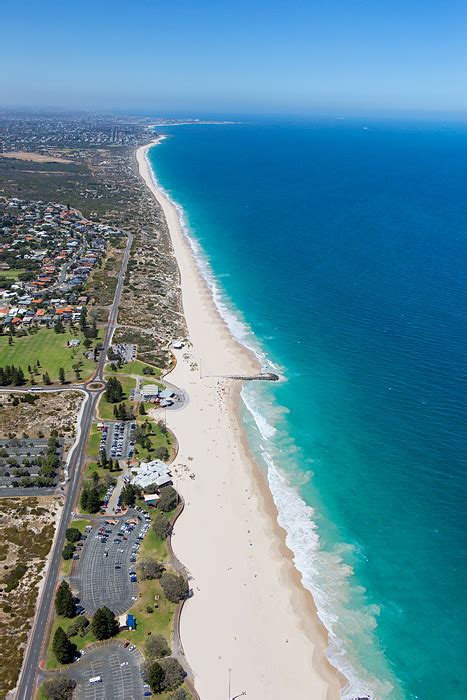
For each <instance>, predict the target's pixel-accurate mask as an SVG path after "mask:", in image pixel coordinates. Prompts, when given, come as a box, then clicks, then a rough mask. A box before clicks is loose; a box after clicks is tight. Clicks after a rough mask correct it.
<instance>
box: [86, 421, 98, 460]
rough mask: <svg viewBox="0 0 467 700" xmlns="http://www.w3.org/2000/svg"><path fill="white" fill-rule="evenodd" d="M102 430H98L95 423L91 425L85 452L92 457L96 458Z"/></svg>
mask: <svg viewBox="0 0 467 700" xmlns="http://www.w3.org/2000/svg"><path fill="white" fill-rule="evenodd" d="M101 435H102V431H101V430H98V428H97V425H96V423H93V424H92V426H91V432H90V433H89V437H88V444H87V448H86V454H87V456H88V457H91V458H92V459H97V458H98V457H99V445H100V443H101Z"/></svg>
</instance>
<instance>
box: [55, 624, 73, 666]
mask: <svg viewBox="0 0 467 700" xmlns="http://www.w3.org/2000/svg"><path fill="white" fill-rule="evenodd" d="M52 651H53V653H54V654H55V656H56V659H57V661H58V662H59V663H60V664H70V663H71V662H72V661H73V657H74V656H75V654H76V651H77V647H76V644H73V642H70V640H69V639H68V637H67V634H66V632H65V630H64V629H63V628H62V627H57V629H56V630H55V634H54V638H53V641H52Z"/></svg>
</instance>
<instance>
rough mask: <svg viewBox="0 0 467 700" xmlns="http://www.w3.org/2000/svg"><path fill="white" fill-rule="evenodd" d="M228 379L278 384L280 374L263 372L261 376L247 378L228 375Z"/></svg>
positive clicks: (252, 375)
mask: <svg viewBox="0 0 467 700" xmlns="http://www.w3.org/2000/svg"><path fill="white" fill-rule="evenodd" d="M226 379H240V380H241V381H244V382H254V381H260V382H278V381H279V379H280V377H279V375H278V374H274V372H261V373H260V374H250V375H245V376H244V375H241V374H228V375H227V376H226Z"/></svg>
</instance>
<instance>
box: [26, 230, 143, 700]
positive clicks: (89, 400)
mask: <svg viewBox="0 0 467 700" xmlns="http://www.w3.org/2000/svg"><path fill="white" fill-rule="evenodd" d="M132 241H133V237H132V236H131V235H128V240H127V246H126V248H125V253H124V256H123V260H122V265H121V268H120V273H119V276H118V282H117V287H116V290H115V295H114V300H113V303H112V307H111V309H110V313H109V319H108V325H107V328H106V332H105V335H104V341H103V344H102V350H101V354H100V357H99V361H98V364H97V369H96V373H95V376H94V378H93V379H92V380H90V381H89V382H87V383H86V384H85V385H83V386H76V388H77V389H78V388H79V389H81V390H84V391H85V392H86V403H85V405H84V408H83V411H82V414H81V423H80V428H81V429H80V432H79V437H78V440H77V441H76V443H75V445H74V447H73V453H72V455H71V458H70V459H69V462H68V475H69V476H68V484H67V487H66V493H65V504H64V507H63V510H62V515H61V518H60V522H59V525H58V528H57V532H56V534H55V539H54V542H53V544H52V555H51V558H50V561H49V566H48V569H47V573H46V577H45V582H44V586H43V589H42V593H41V596H40V599H39V602H38V608H37V612H36V615H35V618H34V623H33V627H32V630H31V634H30V635H29V644H28V647H27V649H26V653H25V656H24V661H23V667H22V670H21V675H20V679H19V683H18V686H17V691H16V698H17V700H30V699H31V698H32V697H34V682H35V678H36V673H37V671H38V665H39V659H40V655H41V649H42V645H43V642H44V636H45V635H46V633H47V631H48V621H49V616H50V611H51V606H52V603H53V597H54V592H55V586H56V583H57V577H58V572H59V568H60V561H61V553H62V549H63V546H64V542H65V531H66V529H67V527H68V523H69V521H70V518H71V513H72V511H73V508H74V505H75V503H76V499H77V498H78V494H79V489H80V485H81V477H82V474H81V466H82V464H83V462H84V458H85V456H86V442H87V437H88V434H89V430H90V428H91V423H92V420H93V418H94V415H95V412H96V406H97V402H98V400H99V397H100V395H101V394H102V392H103V391H104V387H103V386H99V388H96V389H93V388H92V385H93V383H95V382H98V381H99V382H103V374H104V367H105V363H106V361H107V350H108V348H109V346H110V343H111V342H112V336H113V333H114V331H115V327H116V324H117V316H118V306H119V303H120V297H121V294H122V288H123V280H124V278H125V272H126V267H127V264H128V260H129V257H130V250H131V244H132ZM70 388H72V387H68V389H70ZM36 391H37V389H36Z"/></svg>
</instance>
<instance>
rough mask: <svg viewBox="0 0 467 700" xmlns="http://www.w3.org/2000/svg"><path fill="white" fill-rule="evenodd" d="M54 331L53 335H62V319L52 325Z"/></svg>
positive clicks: (63, 329)
mask: <svg viewBox="0 0 467 700" xmlns="http://www.w3.org/2000/svg"><path fill="white" fill-rule="evenodd" d="M54 331H55V333H64V331H65V328H64V327H63V322H62V319H61V318H59V319H58V320H57V322H56V323H55V325H54Z"/></svg>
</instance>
